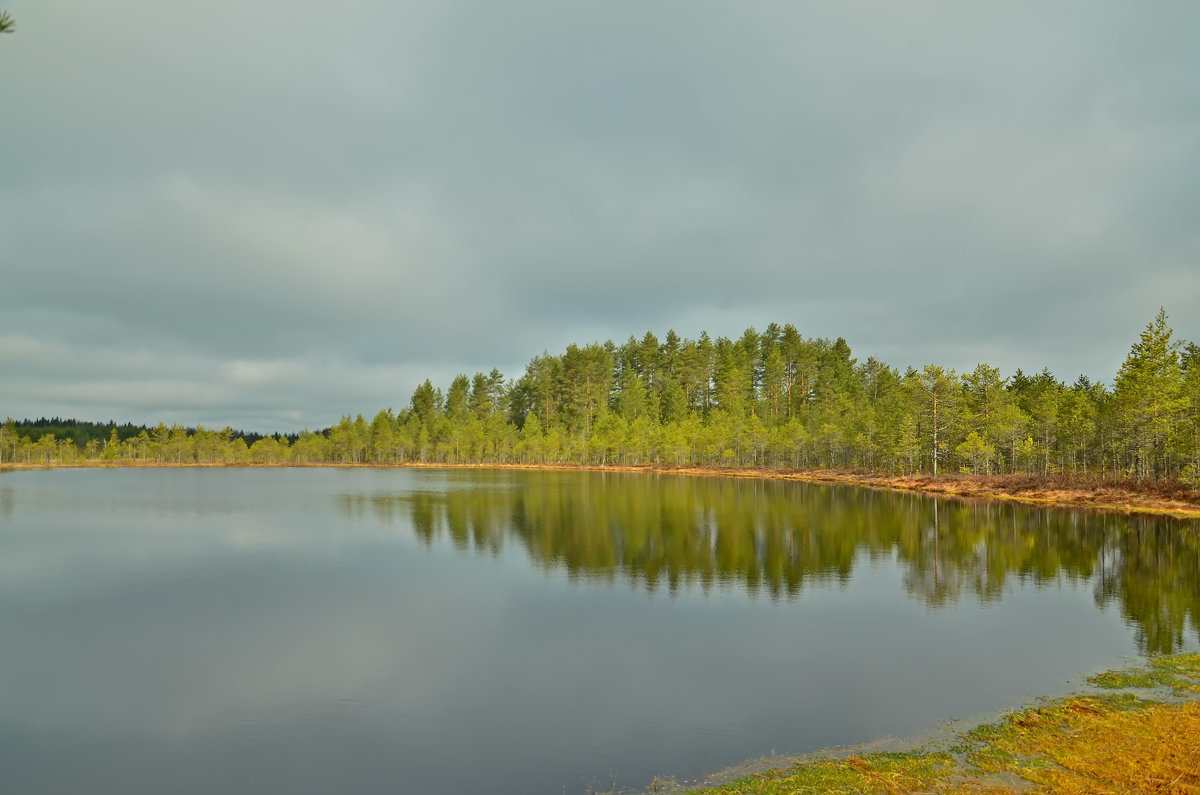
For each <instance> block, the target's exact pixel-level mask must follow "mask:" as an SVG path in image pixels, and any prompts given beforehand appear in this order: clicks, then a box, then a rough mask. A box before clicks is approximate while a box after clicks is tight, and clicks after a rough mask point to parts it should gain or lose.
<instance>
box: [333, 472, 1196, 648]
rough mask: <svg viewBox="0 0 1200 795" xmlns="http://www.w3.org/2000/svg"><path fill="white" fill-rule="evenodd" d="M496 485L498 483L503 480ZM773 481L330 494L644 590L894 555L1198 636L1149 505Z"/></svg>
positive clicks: (362, 512) (795, 584) (1172, 548)
mask: <svg viewBox="0 0 1200 795" xmlns="http://www.w3.org/2000/svg"><path fill="white" fill-rule="evenodd" d="M500 486H503V488H499V487H500ZM940 503H941V504H940V505H939V500H938V499H937V498H932V499H931V498H927V497H923V496H920V495H917V494H914V493H911V492H909V493H902V492H887V491H874V490H869V489H854V488H845V487H843V488H836V487H832V486H828V485H812V484H794V483H786V482H783V481H780V480H768V479H753V480H750V479H741V480H739V479H728V478H683V477H679V478H648V477H644V476H641V475H638V474H625V473H621V472H609V473H578V472H575V473H571V472H536V473H535V472H530V473H525V474H524V475H522V476H519V477H518V476H514V475H513V474H512V473H503V472H499V471H496V470H490V471H481V472H479V473H477V475H475V476H473V477H469V478H467V477H464V478H463V480H462V482H461V484H459V486H458V487H454V488H449V489H447V490H418V491H408V490H401V491H386V490H384V491H363V492H351V493H345V494H341V495H338V497H337V504H338V506H339V510H340V511H341V513H342V514H343V515H344V516H345V517H346V518H348V519H352V520H363V519H365V518H367V517H368V516H371V517H373V518H374V519H375V520H377V521H380V522H383V523H385V524H393V523H396V522H401V523H403V524H404V525H406V526H408V527H409V528H410V529H411V531H412V532H413V534H414V536H415V537H416V539H417V540H418V541H420V542H421V543H422V544H424V545H425V546H427V547H432V546H435V545H437V544H451V545H453V546H454V547H455V548H456V549H459V550H463V551H467V550H473V551H475V552H477V553H479V554H498V553H499V552H500V551H502V550H503V549H505V548H506V547H513V546H514V545H515V546H516V547H517V548H520V549H521V550H522V551H523V552H524V553H525V555H526V556H527V558H528V559H529V560H530V561H531V562H532V563H533V564H534V565H535V566H537V567H539V568H541V569H543V570H546V571H550V570H564V571H566V572H567V574H568V575H569V576H570V577H572V578H578V579H582V580H587V581H594V582H606V583H611V582H614V581H624V582H626V583H627V584H628V585H629V586H630V587H631V588H634V589H642V588H645V589H646V590H647V591H649V592H653V591H655V590H657V589H658V588H660V587H665V588H666V589H668V590H670V591H671V592H675V591H676V590H677V589H679V588H681V587H682V588H689V589H690V588H700V589H702V590H703V591H704V592H705V593H707V592H708V591H709V589H711V588H712V587H713V586H714V585H715V586H718V587H723V586H728V585H734V586H737V587H739V588H743V589H745V590H746V591H747V592H748V593H750V594H761V595H763V596H767V597H769V598H771V599H772V600H776V601H777V600H787V601H792V600H794V599H796V598H798V597H799V596H800V594H801V593H802V592H803V591H804V589H805V586H811V585H814V584H828V583H836V582H849V580H850V579H851V577H852V576H853V575H854V573H855V570H856V569H858V568H860V567H861V566H863V565H864V564H865V563H866V562H867V561H874V560H888V561H894V562H895V565H897V566H898V567H899V569H900V573H901V576H902V582H903V588H904V591H905V592H906V593H907V595H908V596H909V597H910V598H912V599H915V600H918V601H920V602H922V603H924V604H925V605H926V606H928V607H930V608H940V607H945V606H949V605H952V604H955V603H957V602H958V601H959V600H961V599H963V598H969V599H976V600H978V601H979V602H980V603H987V602H998V601H1000V600H1002V599H1003V598H1004V597H1005V596H1006V595H1007V594H1008V593H1010V592H1011V591H1012V590H1013V588H1014V587H1025V586H1032V587H1035V588H1042V587H1055V586H1057V585H1059V584H1061V583H1062V582H1063V581H1064V580H1065V581H1069V582H1072V583H1077V584H1083V583H1087V584H1089V586H1090V587H1091V588H1092V590H1093V598H1094V600H1095V602H1096V604H1097V605H1098V606H1101V607H1103V606H1105V605H1114V606H1116V607H1117V608H1118V609H1119V610H1120V611H1121V614H1122V615H1123V616H1125V618H1126V619H1127V620H1128V621H1129V622H1130V623H1131V624H1132V625H1133V626H1134V627H1135V631H1136V634H1137V644H1138V646H1139V648H1140V649H1142V650H1143V651H1148V652H1151V653H1167V652H1172V651H1177V650H1179V649H1180V648H1182V647H1183V645H1184V640H1185V637H1187V636H1189V635H1190V634H1192V633H1193V632H1195V633H1200V589H1197V588H1196V585H1195V584H1196V583H1197V582H1200V532H1197V528H1195V527H1193V526H1191V525H1190V523H1186V522H1181V521H1178V520H1174V519H1164V518H1160V517H1150V516H1145V515H1141V516H1128V517H1124V516H1116V515H1114V514H1111V513H1107V514H1105V513H1095V512H1082V511H1063V510H1057V509H1052V508H1047V507H1044V506H1036V507H1035V506H1025V505H1018V504H1014V503H996V502H983V501H975V502H968V501H957V500H951V501H946V500H941V501H940Z"/></svg>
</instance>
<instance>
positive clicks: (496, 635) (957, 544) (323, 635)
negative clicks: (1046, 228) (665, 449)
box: [0, 469, 1200, 793]
mask: <svg viewBox="0 0 1200 795" xmlns="http://www.w3.org/2000/svg"><path fill="white" fill-rule="evenodd" d="M1198 569H1200V539H1198V535H1197V530H1196V527H1195V525H1194V523H1193V524H1189V523H1182V522H1177V521H1172V520H1163V519H1149V518H1132V519H1131V518H1125V517H1115V516H1102V515H1093V514H1085V513H1080V512H1072V511H1054V510H1043V509H1031V508H1025V507H1021V506H1015V505H983V504H980V505H968V504H963V503H956V502H947V501H945V500H942V501H935V500H933V499H930V498H924V497H918V496H914V495H905V494H890V493H885V492H874V491H867V490H862V489H854V488H847V487H824V486H813V485H805V484H794V483H783V482H759V481H748V480H720V479H706V478H685V477H665V476H662V477H660V476H653V475H622V474H605V473H571V472H510V471H502V472H486V471H458V470H455V471H431V470H366V469H364V470H345V469H298V470H289V469H254V470H237V469H169V470H155V469H128V470H125V469H116V470H54V471H30V472H9V473H3V474H0V637H2V638H3V639H4V640H3V647H2V651H0V790H3V791H12V792H79V791H87V792H90V793H137V792H146V793H152V792H153V793H158V792H164V791H171V792H195V793H213V792H248V791H264V792H265V791H275V792H331V791H337V792H348V793H374V792H380V793H382V792H389V793H394V792H414V793H417V792H420V793H440V792H446V793H456V792H472V791H475V792H477V791H487V792H516V793H520V792H529V793H563V792H568V793H571V792H586V791H588V790H589V789H601V790H605V789H613V788H616V789H626V788H629V789H632V788H638V787H643V786H645V785H647V784H648V783H649V781H650V780H651V778H652V777H653V776H655V775H660V776H661V775H672V776H676V777H679V778H695V777H697V776H701V775H703V774H704V773H706V772H711V771H713V770H715V769H718V768H720V767H722V766H724V765H728V764H733V763H736V762H738V761H740V760H743V759H746V758H750V757H754V756H760V755H763V754H769V753H771V752H778V753H798V752H804V751H809V750H814V749H818V748H823V747H827V746H831V745H846V744H855V743H861V742H868V741H872V740H874V739H877V738H880V737H883V736H887V735H892V736H907V735H910V734H912V733H915V732H921V731H924V730H928V729H931V728H935V727H937V726H938V725H939V724H941V723H942V722H944V721H947V720H950V719H953V718H964V719H965V718H971V717H974V716H979V715H981V714H983V713H987V712H991V711H994V710H998V709H1003V708H1006V707H1011V706H1014V705H1015V704H1017V703H1019V702H1021V701H1023V700H1025V699H1028V698H1031V697H1034V696H1037V695H1041V694H1053V693H1060V692H1063V691H1065V690H1067V689H1070V688H1072V687H1075V686H1079V685H1080V684H1081V679H1080V677H1081V676H1082V675H1083V674H1085V673H1087V672H1089V671H1094V670H1098V669H1101V668H1107V667H1113V666H1116V665H1121V664H1122V663H1123V658H1124V657H1126V656H1129V655H1137V654H1145V653H1159V652H1169V651H1177V650H1183V649H1194V648H1197V647H1198V646H1200V633H1198V630H1197V617H1198V616H1200V570H1198Z"/></svg>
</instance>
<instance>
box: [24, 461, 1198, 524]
mask: <svg viewBox="0 0 1200 795" xmlns="http://www.w3.org/2000/svg"><path fill="white" fill-rule="evenodd" d="M127 467H128V468H137V469H181V468H188V469H280V468H282V469H475V470H488V469H495V470H515V471H550V472H559V471H561V472H642V473H647V474H655V475H693V476H697V475H698V476H704V477H725V478H749V479H761V480H786V481H794V482H800V483H828V484H842V485H847V486H862V487H865V488H872V489H884V490H887V491H906V492H917V493H919V494H928V495H937V496H942V497H949V498H953V499H959V500H994V501H1002V502H1016V503H1024V504H1029V505H1039V506H1044V507H1050V508H1074V509H1084V510H1089V511H1097V512H1107V513H1120V514H1126V515H1128V514H1153V515H1158V516H1173V517H1176V518H1180V519H1200V490H1197V489H1193V490H1192V492H1191V494H1190V495H1187V496H1186V497H1185V496H1184V495H1182V494H1174V495H1172V496H1163V495H1162V494H1161V493H1156V489H1159V488H1160V486H1159V485H1156V484H1148V483H1146V484H1143V483H1136V482H1132V481H1119V480H1113V481H1070V480H1061V481H1060V480H1059V479H1056V478H1040V477H1037V476H1028V475H942V476H940V477H936V478H935V477H932V476H930V475H880V474H871V473H861V472H845V471H841V470H834V469H809V470H802V471H789V470H776V469H748V468H726V469H722V468H717V467H670V466H661V465H657V464H654V465H645V466H623V465H622V466H617V465H613V466H597V465H582V464H497V463H491V464H447V463H441V464H437V463H431V464H421V463H404V464H373V463H359V464H333V463H311V464H308V463H296V462H281V463H262V464H256V463H234V464H224V463H209V464H197V463H187V464H170V463H142V462H137V461H119V462H105V461H79V462H72V463H68V464H21V463H5V464H0V472H5V471H16V470H36V469H116V468H127Z"/></svg>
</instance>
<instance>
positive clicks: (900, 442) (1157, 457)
mask: <svg viewBox="0 0 1200 795" xmlns="http://www.w3.org/2000/svg"><path fill="white" fill-rule="evenodd" d="M78 460H101V461H105V460H107V461H113V462H116V461H128V462H169V463H301V464H305V463H349V464H363V463H379V464H391V463H405V462H421V463H526V464H540V463H576V464H593V465H595V464H605V465H611V464H623V465H642V464H659V465H668V466H741V467H746V466H749V467H764V468H800V467H830V468H853V469H860V470H867V471H873V472H883V473H894V474H911V473H930V474H933V475H937V474H939V473H944V472H966V473H978V474H995V473H1026V474H1035V475H1050V474H1064V475H1078V476H1083V477H1097V476H1104V477H1114V476H1115V477H1124V478H1132V479H1139V480H1164V479H1180V480H1183V481H1184V482H1185V483H1187V484H1189V485H1192V486H1195V485H1198V484H1200V347H1198V346H1197V345H1196V344H1195V343H1184V342H1182V341H1178V340H1175V339H1173V331H1172V329H1171V328H1170V326H1169V325H1168V323H1167V315H1166V313H1165V312H1164V311H1160V312H1159V314H1158V316H1157V317H1156V318H1155V319H1154V320H1153V321H1152V322H1151V323H1149V324H1148V325H1147V327H1146V329H1145V331H1143V332H1142V334H1141V336H1140V338H1139V339H1138V341H1137V342H1135V343H1134V344H1133V346H1132V348H1131V349H1130V351H1129V355H1128V357H1127V358H1126V359H1125V362H1124V364H1123V365H1122V366H1121V368H1120V370H1119V372H1118V373H1117V374H1116V378H1115V380H1114V382H1113V384H1112V385H1111V386H1107V385H1105V384H1102V383H1097V382H1092V381H1090V380H1089V379H1087V378H1085V377H1082V376H1081V377H1080V378H1079V379H1078V380H1077V381H1075V382H1074V383H1072V384H1069V385H1068V384H1066V383H1064V382H1062V381H1060V380H1058V379H1057V378H1056V377H1055V376H1054V375H1052V374H1051V373H1050V372H1049V371H1045V370H1043V371H1042V372H1040V373H1037V374H1034V375H1029V374H1026V373H1024V372H1022V371H1020V370H1018V371H1017V372H1016V373H1014V374H1013V375H1011V376H1009V377H1007V378H1006V377H1003V376H1002V375H1001V373H1000V371H999V370H998V369H997V368H995V367H991V366H989V365H987V364H980V365H978V366H977V367H975V369H974V370H972V371H970V372H968V373H958V372H955V371H954V370H953V369H948V368H945V367H941V366H938V365H932V364H931V365H927V366H926V367H924V368H922V369H920V370H918V369H915V368H910V369H909V370H908V371H907V372H904V373H901V372H899V371H898V370H897V369H895V368H893V367H891V366H889V365H887V364H885V363H883V362H881V361H878V360H877V359H875V358H873V357H872V358H868V359H867V360H866V361H865V362H860V361H858V360H857V359H855V358H854V357H853V356H852V354H851V351H850V347H849V345H847V344H846V341H845V340H844V339H841V338H839V339H837V340H834V341H830V340H828V339H815V338H805V337H804V336H802V335H801V334H800V333H799V332H798V331H797V330H796V329H795V328H794V327H793V326H791V325H786V326H779V325H776V324H774V323H773V324H771V325H769V326H767V328H766V329H765V330H764V331H762V332H759V331H756V330H754V329H748V330H747V331H746V332H745V333H744V334H743V335H742V336H741V337H740V338H738V339H728V338H725V337H718V338H717V339H715V340H713V339H710V338H709V336H708V335H707V334H704V333H702V334H701V335H700V336H699V338H698V339H694V340H693V339H683V338H680V337H679V336H678V335H677V334H676V333H675V332H674V331H669V332H667V335H666V337H665V338H664V339H661V340H660V339H659V338H657V337H656V336H655V335H654V334H652V333H649V332H647V333H646V334H645V336H643V337H642V338H641V339H637V338H635V337H630V338H629V340H628V341H627V342H625V343H624V344H622V345H616V344H614V343H612V342H606V343H602V344H601V343H593V344H590V345H585V346H579V345H570V346H568V347H567V349H566V351H565V352H563V353H562V354H558V355H552V354H550V353H544V354H543V355H541V356H536V357H534V359H533V360H532V361H531V362H530V363H529V365H528V366H527V367H526V368H525V372H524V373H523V374H522V375H521V376H520V377H518V378H512V379H506V378H505V376H504V375H503V374H501V373H500V372H499V371H498V370H492V371H491V373H488V374H484V373H476V374H475V375H474V377H468V376H466V375H460V376H458V377H457V378H455V379H454V380H453V381H452V382H451V383H450V384H449V385H448V387H447V388H446V389H445V390H443V389H441V388H439V387H437V386H435V385H434V384H433V383H431V382H430V381H428V380H427V381H425V382H424V383H423V384H421V385H420V386H418V387H417V388H416V390H415V391H414V392H413V394H412V396H411V399H410V400H409V401H408V404H407V405H406V406H404V407H403V408H402V409H400V410H399V411H393V410H392V409H386V410H383V411H380V412H379V413H378V414H376V415H375V417H374V418H373V419H371V420H367V419H366V418H364V417H363V416H362V415H358V416H355V417H351V416H345V417H343V418H342V419H341V421H340V422H338V423H337V424H336V425H334V426H333V427H331V428H328V429H325V430H320V431H307V430H306V431H304V432H303V433H300V434H295V435H290V436H282V435H279V436H267V437H257V436H250V435H245V434H241V433H238V432H235V431H233V430H232V429H230V428H225V429H223V430H215V429H210V428H204V427H197V428H194V429H189V428H184V427H182V426H179V425H175V426H173V427H167V426H166V425H165V424H159V425H158V426H157V427H155V428H145V427H140V428H139V427H133V426H122V427H118V426H115V425H108V426H98V425H88V424H81V423H70V424H60V425H55V424H54V423H52V422H50V421H42V422H41V426H40V427H38V426H37V424H33V423H23V424H18V423H16V422H15V421H13V420H11V419H10V420H9V421H8V422H7V423H6V424H5V425H4V426H3V428H0V463H4V462H14V461H15V462H25V463H55V462H60V463H69V462H72V461H78Z"/></svg>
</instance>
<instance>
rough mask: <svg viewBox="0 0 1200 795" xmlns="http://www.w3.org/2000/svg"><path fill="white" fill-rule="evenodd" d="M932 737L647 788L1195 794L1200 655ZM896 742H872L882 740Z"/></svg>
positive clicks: (1100, 676)
mask: <svg viewBox="0 0 1200 795" xmlns="http://www.w3.org/2000/svg"><path fill="white" fill-rule="evenodd" d="M1086 681H1087V683H1088V686H1089V687H1088V689H1087V690H1086V691H1076V692H1074V693H1071V694H1068V695H1065V696H1062V697H1059V698H1051V699H1046V698H1042V699H1038V700H1037V701H1034V702H1032V703H1027V704H1025V705H1023V706H1020V707H1017V708H1016V709H1013V710H1006V711H1004V712H1001V713H997V714H996V717H994V718H992V719H991V720H985V721H984V722H983V723H980V724H978V725H975V726H973V727H971V728H969V729H958V730H953V729H947V730H944V731H939V732H936V733H935V734H936V735H937V737H936V739H933V740H926V741H921V740H914V741H911V742H907V741H903V740H902V741H900V742H899V743H898V744H896V745H893V744H892V743H871V744H868V745H865V746H856V747H853V748H831V749H825V750H822V751H817V752H814V753H811V754H804V755H801V756H796V757H782V758H774V759H761V760H751V761H749V762H745V763H743V764H741V765H738V766H735V767H733V768H728V769H726V770H724V771H720V772H718V773H715V774H712V775H710V776H708V777H706V778H705V779H704V780H703V781H699V782H691V783H685V782H677V781H675V780H673V779H655V781H654V782H653V783H652V785H651V787H650V788H649V789H647V790H646V791H645V792H647V793H650V792H655V793H657V792H667V793H686V794H687V795H755V794H756V793H761V795H782V793H789V795H790V794H791V793H802V792H813V793H817V792H845V793H853V792H868V791H869V792H891V793H924V792H969V793H981V792H993V793H1002V792H1003V793H1006V792H1024V791H1028V790H1030V789H1034V791H1038V792H1069V793H1076V792H1179V793H1185V792H1196V791H1198V790H1200V654H1197V653H1183V654H1173V655H1166V656H1162V657H1154V658H1150V659H1148V660H1145V661H1143V662H1141V663H1140V664H1137V665H1135V666H1133V667H1130V668H1125V669H1121V670H1114V671H1104V672H1101V673H1097V674H1093V675H1091V676H1088V677H1087V678H1086ZM881 744H882V745H885V746H892V747H895V748H898V749H899V750H877V749H878V747H879V746H880V745H881Z"/></svg>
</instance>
